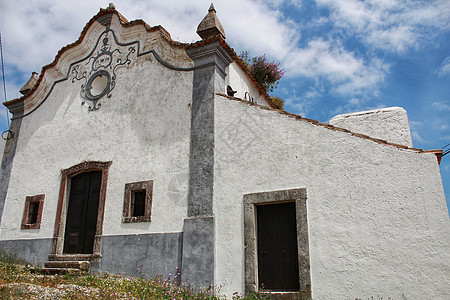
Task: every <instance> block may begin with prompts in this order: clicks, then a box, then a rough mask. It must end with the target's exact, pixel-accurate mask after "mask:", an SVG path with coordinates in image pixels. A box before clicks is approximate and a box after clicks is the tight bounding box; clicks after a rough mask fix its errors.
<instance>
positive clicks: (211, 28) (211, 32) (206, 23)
mask: <svg viewBox="0 0 450 300" xmlns="http://www.w3.org/2000/svg"><path fill="white" fill-rule="evenodd" d="M197 34H198V35H199V36H200V37H201V38H202V39H203V40H206V39H208V38H210V37H212V36H216V35H220V36H222V37H223V38H225V31H224V30H223V27H222V24H220V21H219V18H217V15H216V10H215V9H214V5H213V4H212V3H211V6H210V7H209V9H208V14H207V15H206V17H204V18H203V20H202V21H201V22H200V24H199V25H198V27H197Z"/></svg>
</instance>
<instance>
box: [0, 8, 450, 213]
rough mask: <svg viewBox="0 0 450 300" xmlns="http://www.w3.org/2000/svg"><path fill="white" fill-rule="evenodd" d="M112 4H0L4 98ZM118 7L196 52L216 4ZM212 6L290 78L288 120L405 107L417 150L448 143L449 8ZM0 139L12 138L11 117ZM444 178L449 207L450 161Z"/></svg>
mask: <svg viewBox="0 0 450 300" xmlns="http://www.w3.org/2000/svg"><path fill="white" fill-rule="evenodd" d="M190 2H194V3H190ZM108 3H109V1H100V0H78V1H76V2H74V1H52V0H27V1H25V0H17V1H10V0H0V30H1V33H2V43H3V52H4V53H3V54H4V58H5V71H6V86H7V98H8V99H13V98H16V97H19V96H20V94H19V89H20V87H21V86H22V85H23V84H24V83H25V82H26V81H27V80H28V78H29V77H30V75H31V72H32V71H36V72H40V70H41V68H42V66H44V65H46V64H49V63H51V62H52V61H53V59H54V57H55V55H56V53H57V51H58V50H59V49H60V48H62V47H63V46H65V45H67V44H69V43H72V42H74V41H75V40H76V39H77V38H78V37H79V35H80V33H81V30H82V29H83V27H84V25H85V24H86V23H87V22H88V21H89V19H90V18H91V17H92V16H93V15H95V14H96V13H97V12H98V10H99V8H100V7H103V8H104V7H106V6H107V5H108ZM114 4H115V5H116V8H117V9H118V10H119V11H120V12H121V13H122V14H123V15H124V16H125V17H126V18H128V20H133V19H143V20H144V21H146V22H147V23H148V24H150V25H151V26H154V25H162V26H163V27H164V28H166V29H167V30H168V31H169V32H170V33H171V35H172V38H173V39H175V40H178V41H181V42H194V41H196V40H198V39H199V37H198V36H197V35H196V33H195V31H196V28H197V25H198V23H199V22H200V21H201V20H202V18H203V17H204V16H205V14H206V12H207V9H208V7H209V4H210V0H205V1H204V0H197V1H184V0H165V1H150V0H142V1H126V0H120V1H115V2H114ZM214 6H215V8H216V10H217V14H218V16H219V19H220V21H221V23H222V25H223V27H224V29H225V32H226V35H227V42H228V43H229V44H230V45H231V46H232V47H233V48H234V49H235V50H236V52H238V53H239V52H240V51H242V50H247V51H249V54H250V56H257V55H263V54H266V56H267V57H268V58H269V59H271V60H275V61H277V62H280V63H281V65H282V67H283V68H284V69H285V70H286V75H285V77H284V78H283V79H282V80H281V82H280V84H279V86H278V89H277V90H275V92H274V93H273V94H274V95H278V96H280V97H282V98H283V99H285V100H286V105H285V108H286V110H288V111H290V112H293V113H297V114H301V115H303V116H306V117H309V118H313V119H317V120H319V121H323V122H328V120H329V119H330V118H331V117H333V116H335V115H336V114H341V113H348V112H355V111H362V110H369V109H374V108H381V107H390V106H401V107H403V108H405V109H406V111H407V112H408V117H409V121H410V127H411V134H412V137H413V143H414V147H417V148H422V149H441V148H443V147H444V146H445V145H447V144H449V143H450V1H448V0H442V1H440V0H429V1H414V0H410V1H394V0H367V1H356V0H316V1H312V0H272V1H251V0H220V1H215V2H214ZM3 100H4V99H3V93H2V101H3ZM0 129H2V131H3V130H5V129H7V121H6V112H5V111H4V110H1V111H0ZM440 170H441V174H442V180H443V183H444V189H445V192H446V198H447V206H450V205H449V201H450V155H448V156H446V157H444V158H443V160H442V163H441V166H440Z"/></svg>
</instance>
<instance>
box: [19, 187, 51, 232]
mask: <svg viewBox="0 0 450 300" xmlns="http://www.w3.org/2000/svg"><path fill="white" fill-rule="evenodd" d="M44 198H45V195H44V194H41V195H35V196H27V198H26V200H25V209H24V211H23V217H22V226H21V229H39V228H41V218H42V210H43V208H44Z"/></svg>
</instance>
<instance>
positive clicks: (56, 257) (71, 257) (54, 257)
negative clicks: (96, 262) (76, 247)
mask: <svg viewBox="0 0 450 300" xmlns="http://www.w3.org/2000/svg"><path fill="white" fill-rule="evenodd" d="M94 258H96V257H94V256H93V255H92V254H50V255H49V256H48V260H49V261H92V260H93V259H94Z"/></svg>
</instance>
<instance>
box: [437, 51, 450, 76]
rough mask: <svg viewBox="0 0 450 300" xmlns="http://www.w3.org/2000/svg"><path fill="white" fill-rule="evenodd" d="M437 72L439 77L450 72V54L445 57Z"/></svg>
mask: <svg viewBox="0 0 450 300" xmlns="http://www.w3.org/2000/svg"><path fill="white" fill-rule="evenodd" d="M436 73H437V74H438V76H439V77H443V76H445V75H448V74H450V56H448V57H447V58H446V59H444V61H443V62H442V64H441V65H440V66H439V68H438V69H437V70H436Z"/></svg>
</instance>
